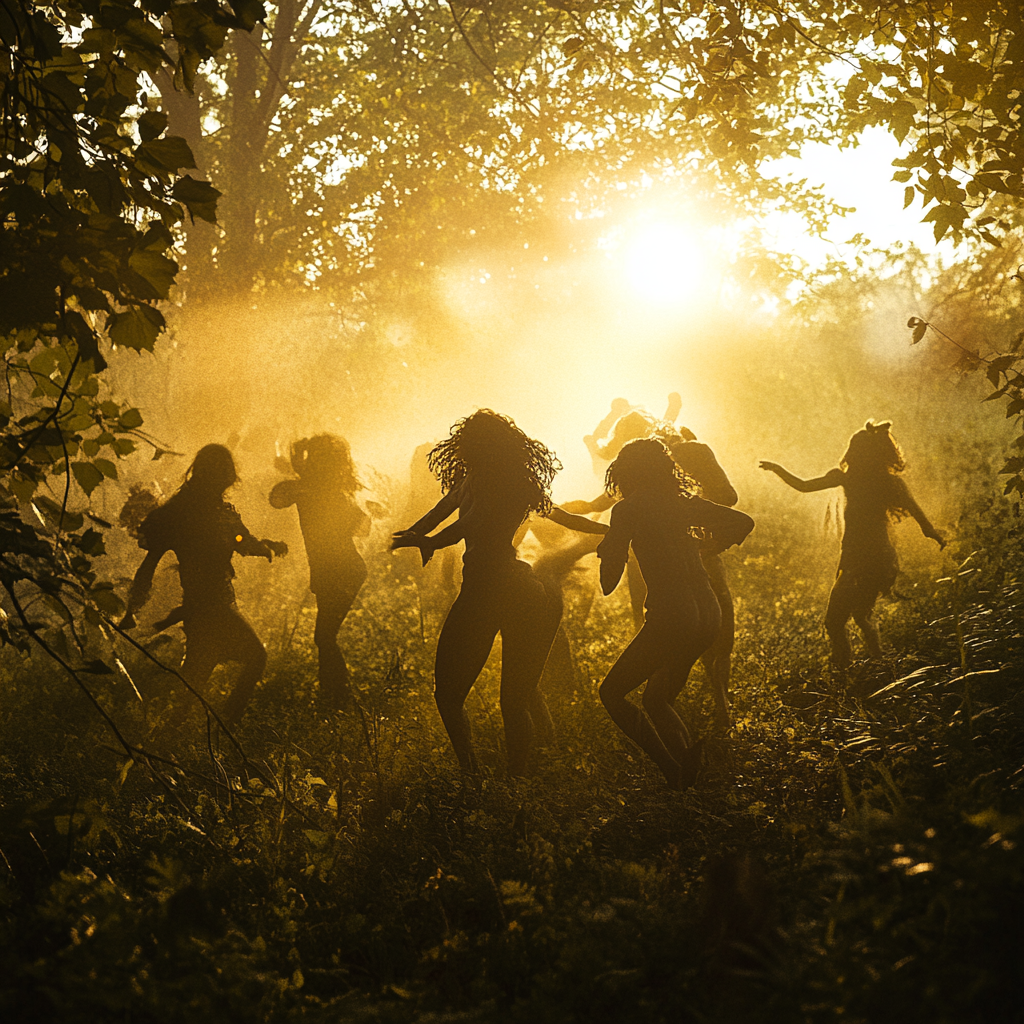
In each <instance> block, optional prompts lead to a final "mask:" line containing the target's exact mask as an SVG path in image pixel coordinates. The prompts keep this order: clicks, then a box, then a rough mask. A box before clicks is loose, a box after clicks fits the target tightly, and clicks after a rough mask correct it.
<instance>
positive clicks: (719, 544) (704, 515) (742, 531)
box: [688, 498, 754, 552]
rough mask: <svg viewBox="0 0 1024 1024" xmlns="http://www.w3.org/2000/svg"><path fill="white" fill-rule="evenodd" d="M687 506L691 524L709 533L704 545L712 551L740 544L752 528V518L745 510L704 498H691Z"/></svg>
mask: <svg viewBox="0 0 1024 1024" xmlns="http://www.w3.org/2000/svg"><path fill="white" fill-rule="evenodd" d="M688 507H689V509H690V512H691V516H692V522H693V525H694V526H700V527H701V528H703V529H704V530H705V531H707V532H708V533H710V534H711V539H710V542H706V543H705V546H706V547H707V548H708V549H710V550H712V551H716V552H718V551H724V550H725V549H726V548H731V547H732V546H733V545H734V544H742V543H743V542H744V541H745V540H746V539H747V535H748V534H749V533H750V531H751V530H753V528H754V520H753V519H751V518H750V516H748V515H747V514H746V513H745V512H740V511H738V510H737V509H734V508H727V507H726V506H725V505H719V504H716V503H715V502H713V501H708V500H707V499H705V498H691V499H690V504H689V506H688Z"/></svg>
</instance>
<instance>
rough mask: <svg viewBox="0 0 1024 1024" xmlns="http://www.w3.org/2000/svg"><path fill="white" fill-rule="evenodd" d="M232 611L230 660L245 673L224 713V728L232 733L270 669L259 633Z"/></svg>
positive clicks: (232, 692) (222, 714)
mask: <svg viewBox="0 0 1024 1024" xmlns="http://www.w3.org/2000/svg"><path fill="white" fill-rule="evenodd" d="M230 611H231V615H230V618H229V620H228V621H229V623H230V626H229V629H228V632H229V637H228V638H227V639H228V642H229V645H230V648H231V654H230V657H231V659H232V660H237V661H240V662H241V663H242V670H241V672H239V673H238V679H237V680H235V685H234V686H233V687H232V689H231V692H230V693H229V694H228V699H227V700H226V701H225V702H224V709H223V711H222V712H221V717H222V718H223V719H224V724H225V725H226V726H227V727H228V728H229V729H230V728H231V727H232V726H234V725H236V724H237V723H238V720H239V719H240V718H241V717H242V713H243V712H244V711H245V708H246V706H247V705H248V703H249V701H250V700H252V695H253V694H254V693H255V692H256V684H257V683H258V682H259V681H260V679H262V678H263V671H264V669H266V667H267V651H266V648H264V646H263V644H262V643H261V642H260V638H259V637H258V636H257V635H256V631H255V630H254V629H253V628H252V626H251V625H250V624H249V622H248V620H247V619H245V618H243V616H242V614H241V612H239V610H238V609H237V608H236V607H235V606H234V605H232V606H231V609H230Z"/></svg>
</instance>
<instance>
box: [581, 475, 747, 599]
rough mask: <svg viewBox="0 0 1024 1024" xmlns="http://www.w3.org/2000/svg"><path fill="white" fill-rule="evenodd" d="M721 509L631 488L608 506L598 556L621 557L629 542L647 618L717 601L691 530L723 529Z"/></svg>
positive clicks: (709, 504)
mask: <svg viewBox="0 0 1024 1024" xmlns="http://www.w3.org/2000/svg"><path fill="white" fill-rule="evenodd" d="M722 511H723V509H722V507H721V506H719V505H716V504H715V503H714V502H710V501H706V500H705V499H703V498H691V497H687V496H685V495H681V494H667V493H664V492H658V491H648V490H642V491H637V492H636V493H634V494H631V495H630V496H629V497H628V498H623V499H622V501H620V502H618V504H617V505H616V506H615V508H614V510H613V511H612V523H611V529H610V530H609V532H608V535H607V537H606V538H605V540H604V541H603V542H602V544H601V552H600V553H601V556H602V560H604V559H606V558H608V557H612V558H617V559H620V560H621V561H623V562H624V561H625V559H626V555H627V552H628V549H629V546H630V545H631V544H632V547H633V551H634V552H635V554H636V558H637V561H638V562H639V563H640V571H641V572H642V573H643V577H644V581H645V582H646V584H647V599H646V601H645V607H646V608H647V613H648V617H649V618H650V617H651V616H657V617H658V618H662V617H669V616H678V615H687V616H693V615H698V616H702V615H703V614H712V612H713V609H712V607H711V606H712V605H713V606H714V610H717V600H716V598H715V595H714V593H713V591H712V589H711V583H710V581H709V579H708V574H707V572H706V571H705V569H704V565H703V563H702V562H701V553H700V549H701V542H700V541H699V540H698V539H697V538H696V537H695V536H694V535H693V532H692V530H693V528H695V527H704V526H706V527H708V528H710V529H713V530H715V529H718V530H721V529H722V528H723V526H724V528H725V529H728V526H729V523H728V518H727V517H726V518H725V522H724V523H723V517H722V515H721V513H722ZM728 515H729V516H731V515H735V513H731V512H730V513H728Z"/></svg>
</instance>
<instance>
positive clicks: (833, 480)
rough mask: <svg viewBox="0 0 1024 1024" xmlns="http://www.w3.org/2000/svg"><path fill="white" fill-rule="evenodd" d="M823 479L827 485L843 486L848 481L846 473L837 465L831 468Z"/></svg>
mask: <svg viewBox="0 0 1024 1024" xmlns="http://www.w3.org/2000/svg"><path fill="white" fill-rule="evenodd" d="M822 479H823V480H824V481H825V486H826V487H842V486H843V484H844V483H846V474H845V473H844V472H843V471H842V470H841V469H839V467H838V466H837V467H836V468H835V469H830V470H829V471H828V472H827V473H826V474H825V476H824V477H823V478H822Z"/></svg>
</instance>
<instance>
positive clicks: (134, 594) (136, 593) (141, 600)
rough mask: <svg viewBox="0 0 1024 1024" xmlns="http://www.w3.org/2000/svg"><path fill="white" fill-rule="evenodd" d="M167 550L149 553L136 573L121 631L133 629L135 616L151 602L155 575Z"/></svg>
mask: <svg viewBox="0 0 1024 1024" xmlns="http://www.w3.org/2000/svg"><path fill="white" fill-rule="evenodd" d="M166 550H167V549H166V548H163V549H160V550H154V551H147V552H146V557H145V558H144V559H143V560H142V565H140V566H139V567H138V569H136V571H135V578H134V579H133V580H132V585H131V586H130V587H129V588H128V604H127V606H126V607H125V612H124V618H122V619H121V621H120V622H119V623H118V625H119V626H120V627H121V629H131V628H132V627H133V626H134V625H135V624H136V623H135V615H136V613H137V612H139V611H141V610H142V609H143V608H144V607H145V606H146V602H147V601H148V600H149V594H150V591H151V590H152V589H153V574H154V573H155V572H156V567H157V566H158V565H159V564H160V559H161V558H163V556H164V552H165V551H166Z"/></svg>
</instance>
